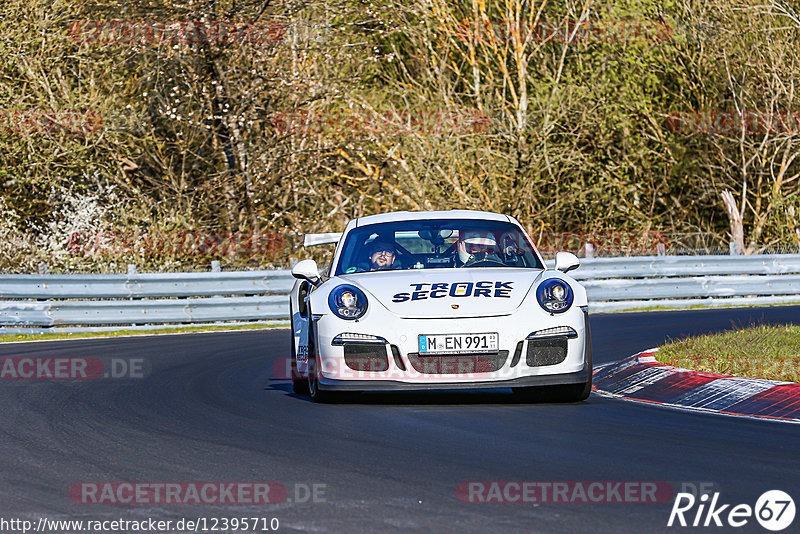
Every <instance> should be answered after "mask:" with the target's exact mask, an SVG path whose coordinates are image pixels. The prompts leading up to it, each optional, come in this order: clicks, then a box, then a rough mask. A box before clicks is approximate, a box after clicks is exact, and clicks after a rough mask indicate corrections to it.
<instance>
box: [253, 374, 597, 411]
mask: <svg viewBox="0 0 800 534" xmlns="http://www.w3.org/2000/svg"><path fill="white" fill-rule="evenodd" d="M271 382H272V383H271V384H270V385H269V386H267V387H265V388H264V390H265V391H281V392H283V393H285V394H286V395H287V396H289V397H292V398H294V399H297V400H301V401H304V402H312V401H311V398H310V397H309V396H308V395H298V394H297V393H294V392H293V391H292V384H291V382H287V381H285V380H279V379H271ZM591 398H592V397H589V399H587V400H585V401H581V402H559V401H558V399H554V398H552V396H551V395H549V394H548V392H547V391H546V390H542V391H541V392H537V393H536V394H534V395H531V394H528V395H525V396H522V395H518V394H515V393H512V392H511V390H510V389H508V388H497V389H482V390H467V391H464V390H434V391H403V392H366V393H349V392H348V393H344V392H343V393H339V394H338V395H337V396H336V400H335V401H334V402H332V403H330V404H361V405H376V406H383V405H387V406H389V405H391V406H396V405H410V406H414V405H432V406H442V405H493V404H512V405H526V404H555V405H558V404H564V405H570V404H587V403H589V401H590V400H591Z"/></svg>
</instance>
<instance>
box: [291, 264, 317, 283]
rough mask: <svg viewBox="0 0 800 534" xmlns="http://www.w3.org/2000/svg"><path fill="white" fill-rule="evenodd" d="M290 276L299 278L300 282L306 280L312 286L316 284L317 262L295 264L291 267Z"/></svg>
mask: <svg viewBox="0 0 800 534" xmlns="http://www.w3.org/2000/svg"><path fill="white" fill-rule="evenodd" d="M292 276H294V277H295V278H299V279H300V280H308V281H309V282H311V283H312V284H316V283H317V281H318V280H319V268H318V267H317V262H315V261H314V260H303V261H298V262H297V264H296V265H295V266H294V267H292Z"/></svg>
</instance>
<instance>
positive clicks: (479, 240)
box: [456, 231, 505, 267]
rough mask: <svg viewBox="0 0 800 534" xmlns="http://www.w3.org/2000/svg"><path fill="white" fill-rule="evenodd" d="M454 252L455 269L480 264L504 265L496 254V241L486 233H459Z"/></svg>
mask: <svg viewBox="0 0 800 534" xmlns="http://www.w3.org/2000/svg"><path fill="white" fill-rule="evenodd" d="M456 252H457V254H456V267H469V266H471V265H475V264H477V263H481V262H491V263H492V264H495V265H498V266H500V265H505V263H504V262H503V260H502V259H501V258H500V255H499V254H498V253H497V241H495V239H494V237H493V236H492V234H490V233H488V232H475V231H462V232H460V235H459V239H458V242H457V243H456Z"/></svg>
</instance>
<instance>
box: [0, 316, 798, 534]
mask: <svg viewBox="0 0 800 534" xmlns="http://www.w3.org/2000/svg"><path fill="white" fill-rule="evenodd" d="M591 320H592V331H593V335H594V348H595V364H596V365H599V364H603V363H607V362H612V361H615V360H618V359H621V358H623V357H626V356H629V355H631V354H633V353H635V352H638V351H640V350H643V349H647V348H650V347H652V346H655V345H658V344H660V343H662V342H663V341H664V340H665V339H667V338H675V337H678V336H682V335H686V334H694V333H701V332H708V331H712V330H723V329H729V328H732V327H737V326H744V325H747V324H749V323H751V322H753V321H765V322H794V323H800V307H796V306H795V307H776V308H749V309H746V308H739V309H720V310H697V311H683V312H649V313H624V314H598V315H592V316H591ZM288 336H289V331H288V330H287V329H279V330H262V331H244V332H231V333H210V334H190V335H173V336H158V337H156V336H153V337H149V336H148V337H138V338H137V337H131V338H119V339H96V340H75V341H57V342H39V343H27V344H6V345H0V356H3V357H10V356H29V357H43V356H49V357H52V356H72V357H76V356H79V357H98V358H101V359H104V360H106V359H109V358H118V359H127V360H137V359H141V360H144V365H145V368H146V369H147V373H146V374H147V375H148V376H146V377H144V378H127V379H98V380H83V381H69V382H65V381H56V380H36V381H34V380H2V381H0V406H2V422H1V423H0V432H2V440H1V441H0V465H1V466H2V478H1V479H0V515H2V517H3V518H23V519H32V520H34V521H35V520H36V519H37V518H39V517H41V516H47V517H49V518H62V519H117V518H128V519H142V518H146V517H152V518H155V519H175V518H181V517H189V518H197V517H206V518H213V517H234V516H239V517H242V516H247V517H254V516H260V517H266V518H272V517H276V518H278V519H279V521H280V529H279V531H280V532H294V531H302V532H319V533H324V532H381V533H382V532H425V533H428V532H476V533H487V532H505V533H508V532H554V533H556V532H557V533H563V532H610V533H615V534H616V533H623V532H662V531H663V532H668V531H672V532H674V531H676V530H677V531H687V532H688V531H697V530H701V529H695V528H691V527H688V528H677V527H673V528H667V527H666V523H667V519H668V517H669V512H670V509H671V507H672V500H671V499H670V500H669V501H668V502H663V503H659V504H641V503H635V504H634V503H601V504H587V503H547V504H538V503H537V504H534V503H499V504H498V503H490V504H487V503H469V502H462V501H461V500H459V499H458V498H457V495H456V488H457V487H458V486H459V484H461V483H463V482H466V481H538V482H547V481H549V482H555V481H663V482H668V483H670V484H671V485H672V486H673V487H674V488H679V487H680V485H681V484H683V483H693V484H699V483H700V482H705V483H713V485H714V486H713V487H714V488H715V490H716V491H719V492H720V493H721V496H720V500H721V502H724V503H731V504H739V503H746V504H750V505H751V506H753V505H754V504H755V502H756V499H757V498H758V496H759V495H761V494H762V493H763V492H765V491H767V490H771V489H780V490H783V491H785V492H787V493H789V494H790V495H792V496H794V499H795V502H797V503H798V505H800V500H799V499H798V497H800V459H798V453H800V425H791V424H785V423H778V422H771V421H756V420H748V419H739V418H732V417H723V416H715V415H709V414H701V413H687V412H680V411H677V410H670V409H665V408H661V407H657V406H649V405H646V404H638V403H631V402H626V401H621V400H614V399H608V398H604V397H601V396H598V395H597V394H592V396H591V397H590V398H589V399H588V401H586V402H583V403H579V404H571V405H570V404H530V405H526V404H519V403H518V402H517V401H516V400H515V398H514V397H513V396H512V395H511V394H510V393H507V392H505V391H502V390H499V391H489V392H483V393H474V392H468V393H428V394H410V395H408V394H404V395H398V394H372V395H365V396H361V397H358V398H356V399H351V401H350V402H348V403H345V404H340V405H315V404H312V403H311V402H310V401H309V400H308V399H307V398H306V397H299V396H296V395H293V394H292V393H291V389H290V384H289V381H288V380H284V379H275V378H274V376H275V375H274V373H273V362H274V361H275V360H276V359H279V358H285V357H287V356H288V354H289V344H288V343H289V338H288ZM86 481H96V482H120V481H128V482H191V481H229V482H241V481H244V482H252V481H275V482H280V483H282V484H283V485H284V486H285V487H286V488H287V490H288V500H287V501H286V502H283V503H282V504H278V505H267V506H264V505H262V506H258V507H254V506H252V505H236V506H232V505H217V506H215V505H167V504H159V505H152V504H151V505H143V504H134V505H132V504H127V505H125V504H113V505H108V504H84V503H80V502H73V500H71V499H70V496H69V488H70V486H72V485H73V484H76V483H79V482H86ZM312 484H318V485H321V486H317V488H318V490H319V491H318V495H317V499H316V501H317V502H312V501H313V500H314V499H305V498H303V497H305V495H306V491H305V489H304V488H307V487H311V485H312ZM298 497H301V498H300V499H299V500H301V501H305V502H296V501H297V500H298ZM798 525H800V518H797V519H795V522H794V524H793V525H792V527H791V528H790V529H788V530H787V532H788V531H795V532H796V531H797V530H796V529H797V526H798ZM711 530H714V531H716V532H722V531H729V530H730V528H725V529H719V528H717V529H711ZM737 531H739V532H742V531H747V532H766V531H765V530H764V529H762V528H761V527H760V526H759V525H758V524H757V523H756V522H755V520H754V519H751V520H750V522H749V523H748V525H747V526H746V527H744V528H740V529H737ZM4 532H5V531H4Z"/></svg>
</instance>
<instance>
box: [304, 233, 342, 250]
mask: <svg viewBox="0 0 800 534" xmlns="http://www.w3.org/2000/svg"><path fill="white" fill-rule="evenodd" d="M341 238H342V232H329V233H327V234H305V235H304V236H303V248H308V247H316V246H317V245H330V244H331V243H338V242H339V240H340V239H341Z"/></svg>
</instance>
